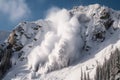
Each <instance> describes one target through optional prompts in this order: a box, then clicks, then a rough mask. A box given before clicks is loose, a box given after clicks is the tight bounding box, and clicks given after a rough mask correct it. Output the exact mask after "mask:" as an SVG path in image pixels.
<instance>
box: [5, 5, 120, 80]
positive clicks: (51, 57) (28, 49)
mask: <svg viewBox="0 0 120 80" xmlns="http://www.w3.org/2000/svg"><path fill="white" fill-rule="evenodd" d="M48 12H49V14H48V15H47V16H46V19H44V20H38V21H34V22H22V23H20V24H18V25H17V27H16V28H15V29H14V30H13V32H12V33H11V34H10V36H9V38H8V42H11V41H12V45H13V47H12V48H13V50H14V52H13V53H12V54H13V56H12V58H11V61H12V68H11V69H10V70H9V71H8V73H7V75H6V76H5V77H4V79H5V80H10V79H17V80H30V79H40V80H73V79H74V78H73V79H72V78H68V77H69V76H70V74H68V73H69V71H68V73H67V72H65V73H63V76H64V77H61V78H59V77H60V75H56V76H55V77H53V76H52V77H51V75H54V71H55V70H58V69H59V70H60V69H63V68H65V67H68V66H71V65H73V64H74V63H76V62H79V63H78V64H77V65H74V66H76V67H77V66H78V68H77V69H78V70H79V69H81V67H85V66H86V65H89V66H88V68H89V67H91V65H94V67H92V69H91V70H88V71H87V70H85V68H84V69H83V70H84V71H86V72H89V74H90V75H91V78H92V77H93V76H94V74H95V68H96V66H97V65H96V61H97V62H100V63H101V64H102V63H103V59H104V57H108V58H109V55H108V54H109V53H110V52H111V51H112V50H114V48H116V47H117V48H120V46H119V44H120V41H119V40H120V35H119V34H120V30H119V29H120V12H117V11H114V10H112V9H110V8H107V7H104V6H100V5H98V4H94V5H89V6H78V7H74V8H73V9H71V10H66V9H58V8H52V9H51V10H50V11H48ZM12 34H14V35H13V36H12ZM11 37H13V38H14V39H12V38H11ZM106 55H108V56H106ZM93 56H94V57H93ZM86 59H87V61H85V60H86ZM81 61H83V63H82V62H81ZM72 68H74V67H72ZM68 69H69V68H68ZM72 70H73V69H71V71H72ZM65 71H66V70H65ZM50 72H53V73H50ZM58 72H59V73H61V72H62V71H61V72H60V71H58ZM73 72H74V71H73ZM80 72H81V71H79V72H78V73H79V75H77V77H79V78H75V79H76V80H79V79H80ZM56 73H57V72H56ZM74 73H75V72H74ZM49 74H50V75H49ZM64 74H67V76H65V75H64ZM72 74H73V73H72V72H71V75H72ZM76 74H77V71H76ZM76 74H73V75H76ZM61 75H62V73H61ZM73 75H72V76H73Z"/></svg>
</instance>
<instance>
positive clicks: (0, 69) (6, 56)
mask: <svg viewBox="0 0 120 80" xmlns="http://www.w3.org/2000/svg"><path fill="white" fill-rule="evenodd" d="M11 56H12V50H11V49H7V48H6V49H5V50H4V52H3V57H2V59H1V63H0V79H1V78H2V77H3V76H4V74H5V73H6V72H7V70H8V69H9V68H10V67H11V66H12V64H11V60H10V58H11Z"/></svg>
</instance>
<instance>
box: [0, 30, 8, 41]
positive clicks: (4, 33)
mask: <svg viewBox="0 0 120 80" xmlns="http://www.w3.org/2000/svg"><path fill="white" fill-rule="evenodd" d="M8 35H9V32H7V31H2V30H1V31H0V43H2V42H3V41H4V40H5V39H6V38H7V37H8Z"/></svg>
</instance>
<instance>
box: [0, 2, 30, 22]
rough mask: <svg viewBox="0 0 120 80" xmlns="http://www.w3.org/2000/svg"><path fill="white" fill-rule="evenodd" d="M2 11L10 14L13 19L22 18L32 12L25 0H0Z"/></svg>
mask: <svg viewBox="0 0 120 80" xmlns="http://www.w3.org/2000/svg"><path fill="white" fill-rule="evenodd" d="M0 12H2V13H4V14H6V15H8V16H9V19H10V20H11V21H16V20H20V19H21V18H24V17H25V16H27V15H28V14H29V13H30V9H29V8H28V6H27V4H26V3H25V0H0Z"/></svg>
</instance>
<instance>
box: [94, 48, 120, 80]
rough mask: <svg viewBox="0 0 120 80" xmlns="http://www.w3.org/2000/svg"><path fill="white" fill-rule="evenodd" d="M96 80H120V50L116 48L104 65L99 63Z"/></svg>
mask: <svg viewBox="0 0 120 80" xmlns="http://www.w3.org/2000/svg"><path fill="white" fill-rule="evenodd" d="M95 80H120V51H119V50H118V49H116V51H115V52H114V53H112V54H111V56H110V58H109V60H106V59H105V62H104V64H103V66H101V65H99V64H98V67H97V69H96V75H95Z"/></svg>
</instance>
